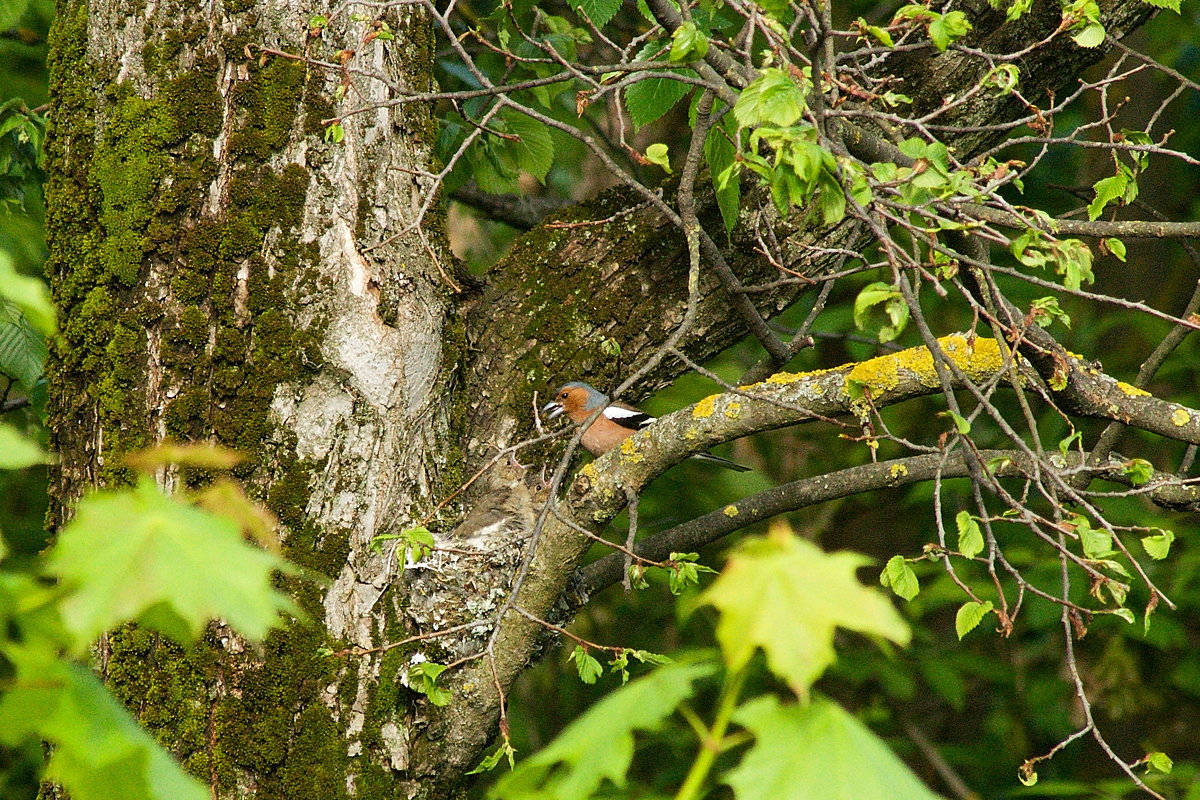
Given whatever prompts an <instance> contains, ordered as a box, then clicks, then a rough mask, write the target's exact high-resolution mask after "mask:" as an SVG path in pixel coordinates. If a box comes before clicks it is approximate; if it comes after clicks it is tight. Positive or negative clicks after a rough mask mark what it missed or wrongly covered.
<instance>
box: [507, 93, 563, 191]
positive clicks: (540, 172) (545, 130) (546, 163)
mask: <svg viewBox="0 0 1200 800" xmlns="http://www.w3.org/2000/svg"><path fill="white" fill-rule="evenodd" d="M504 122H505V126H506V129H507V132H508V133H511V134H514V135H516V136H517V137H519V138H520V141H519V142H511V141H509V142H506V144H507V146H508V148H509V149H510V150H511V151H512V153H513V159H514V161H515V162H516V167H517V169H519V170H521V171H522V172H527V173H529V174H530V175H532V176H533V177H535V178H537V179H538V182H539V183H545V182H546V175H547V174H548V173H549V172H550V167H552V166H553V165H554V139H553V137H552V136H551V134H550V128H549V127H548V126H547V125H546V123H544V122H542V121H540V120H536V119H534V118H533V117H527V116H525V115H524V114H521V113H518V112H515V111H514V112H512V113H511V114H506V115H505V116H504Z"/></svg>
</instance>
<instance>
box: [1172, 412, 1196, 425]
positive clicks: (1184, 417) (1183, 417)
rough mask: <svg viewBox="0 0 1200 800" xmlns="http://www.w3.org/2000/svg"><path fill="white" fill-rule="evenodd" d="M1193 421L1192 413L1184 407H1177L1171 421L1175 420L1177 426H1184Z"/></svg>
mask: <svg viewBox="0 0 1200 800" xmlns="http://www.w3.org/2000/svg"><path fill="white" fill-rule="evenodd" d="M1191 421H1192V415H1191V414H1189V413H1188V412H1187V411H1186V410H1184V409H1182V408H1177V409H1175V413H1174V414H1172V415H1171V422H1174V423H1175V425H1176V426H1177V427H1180V428H1182V427H1183V426H1184V425H1187V424H1188V423H1189V422H1191Z"/></svg>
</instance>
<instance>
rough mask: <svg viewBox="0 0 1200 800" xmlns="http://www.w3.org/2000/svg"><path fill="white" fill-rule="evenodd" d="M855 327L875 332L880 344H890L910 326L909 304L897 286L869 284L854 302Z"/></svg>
mask: <svg viewBox="0 0 1200 800" xmlns="http://www.w3.org/2000/svg"><path fill="white" fill-rule="evenodd" d="M854 325H855V327H857V328H858V329H859V330H861V331H874V332H875V333H876V335H877V336H878V337H879V341H880V342H890V341H892V340H893V339H895V338H896V337H897V336H899V335H900V334H901V333H902V332H903V331H904V328H905V327H906V326H907V325H908V303H906V302H905V301H904V295H902V294H901V293H900V290H899V289H897V288H896V287H895V286H891V285H889V284H886V283H878V282H877V283H872V284H869V285H867V286H865V287H863V289H862V291H860V292H859V293H858V297H857V298H855V300H854Z"/></svg>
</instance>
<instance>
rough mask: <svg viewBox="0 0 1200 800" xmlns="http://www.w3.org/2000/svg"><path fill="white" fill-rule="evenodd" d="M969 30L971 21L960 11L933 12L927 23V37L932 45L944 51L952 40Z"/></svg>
mask: <svg viewBox="0 0 1200 800" xmlns="http://www.w3.org/2000/svg"><path fill="white" fill-rule="evenodd" d="M970 30H971V22H970V20H968V19H967V15H966V14H964V13H963V12H961V11H950V12H948V13H946V14H935V16H934V19H933V20H932V21H931V22H930V23H929V39H930V41H932V42H933V45H934V47H936V48H937V49H938V50H942V51H944V50H945V49H946V48H947V47H949V46H950V44H951V43H952V42H954V41H955V40H957V39H961V38H962V37H963V36H966V35H967V33H968V32H970Z"/></svg>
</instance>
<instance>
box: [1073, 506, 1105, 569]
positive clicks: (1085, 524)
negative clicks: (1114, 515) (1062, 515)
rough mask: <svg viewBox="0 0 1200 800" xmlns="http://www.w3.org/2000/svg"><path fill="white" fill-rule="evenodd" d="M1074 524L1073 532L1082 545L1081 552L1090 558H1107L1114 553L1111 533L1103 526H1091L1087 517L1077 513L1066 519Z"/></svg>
mask: <svg viewBox="0 0 1200 800" xmlns="http://www.w3.org/2000/svg"><path fill="white" fill-rule="evenodd" d="M1068 522H1069V523H1071V524H1073V525H1074V526H1075V534H1076V535H1077V536H1078V537H1079V544H1080V545H1081V546H1082V547H1083V554H1084V555H1085V556H1087V557H1088V558H1091V559H1102V558H1108V557H1109V556H1111V555H1114V554H1115V553H1116V551H1115V550H1113V546H1112V534H1111V533H1109V532H1108V531H1107V530H1105V529H1104V528H1093V527H1092V523H1091V521H1090V520H1088V518H1087V517H1081V516H1079V515H1078V514H1076V515H1074V516H1072V517H1071V519H1069V520H1068Z"/></svg>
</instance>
